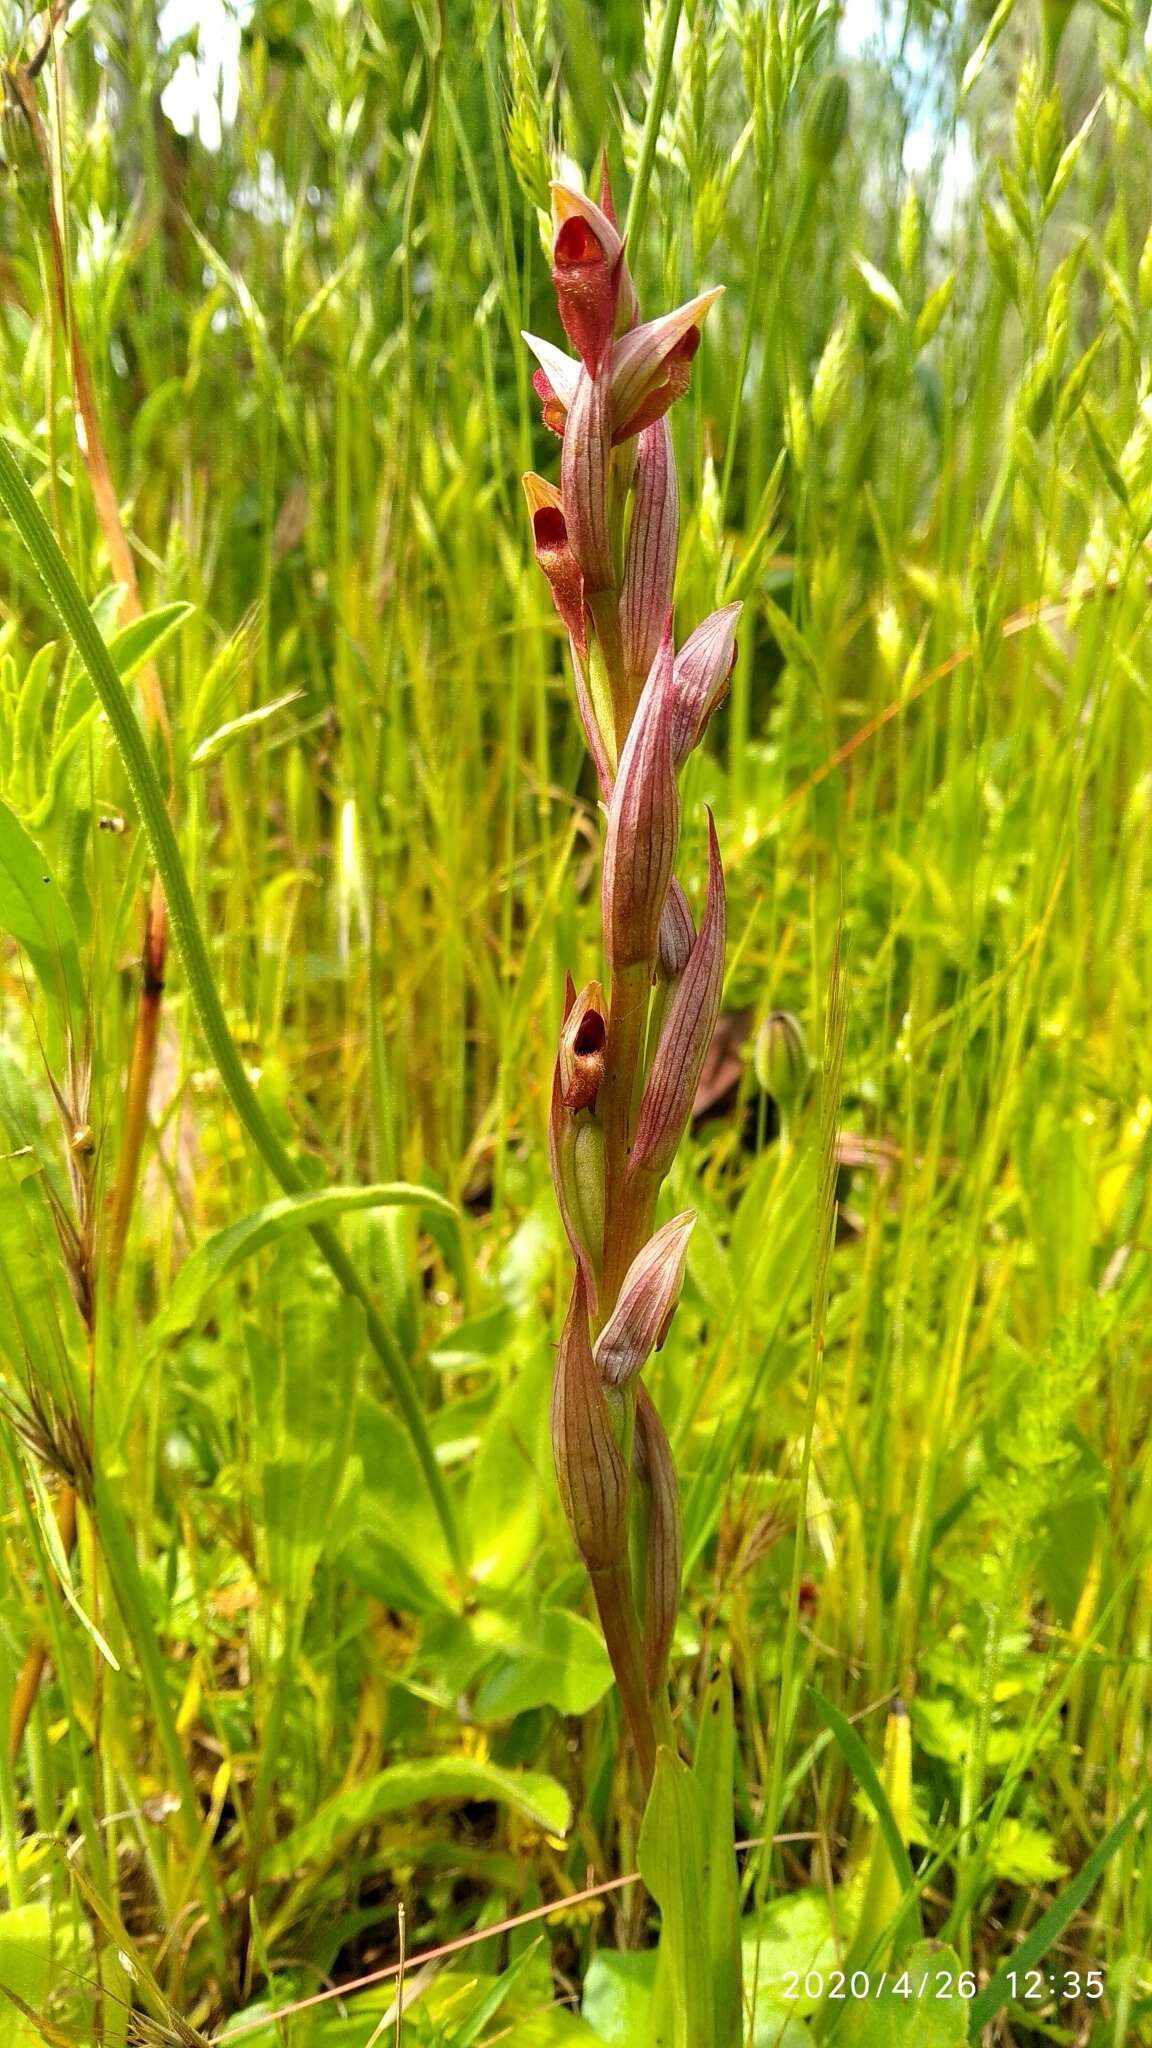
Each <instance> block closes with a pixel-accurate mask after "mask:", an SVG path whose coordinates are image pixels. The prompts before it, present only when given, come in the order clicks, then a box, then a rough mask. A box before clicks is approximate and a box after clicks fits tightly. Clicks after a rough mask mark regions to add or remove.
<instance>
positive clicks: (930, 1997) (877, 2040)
mask: <svg viewBox="0 0 1152 2048" xmlns="http://www.w3.org/2000/svg"><path fill="white" fill-rule="evenodd" d="M887 1974H888V1978H889V1981H888V1982H887V1983H886V1984H885V1985H884V1986H883V1988H882V1989H879V1988H877V1989H876V1990H875V1991H871V1992H870V1993H869V1995H868V1997H867V1998H860V1999H847V1998H846V1999H845V2001H844V2004H843V2006H842V2007H841V2008H840V2010H839V2012H838V2013H837V2021H838V2024H837V2025H836V2027H835V2028H834V2030H833V2031H832V2032H831V2033H830V2034H829V2039H831V2040H833V2041H836V2042H840V2041H843V2042H844V2043H845V2044H847V2043H848V2042H851V2044H852V2048H963V2044H964V2042H965V2041H966V2040H967V2038H968V2000H967V1999H966V1998H963V1997H961V1995H960V1992H959V1989H958V1988H957V1987H958V1984H959V1980H960V1974H961V1966H960V1958H959V1956H958V1955H957V1954H956V1951H955V1949H952V1948H947V1947H945V1945H944V1943H943V1942H939V1941H921V1942H917V1944H916V1946H915V1947H914V1948H912V1949H910V1950H909V1951H908V1955H907V1957H906V1958H905V1959H904V1960H903V1963H902V1965H901V1967H900V1968H899V1970H896V1969H892V1970H890V1971H889V1972H888V1973H887ZM830 2009H834V2008H830Z"/></svg>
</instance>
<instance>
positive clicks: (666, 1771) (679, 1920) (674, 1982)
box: [638, 1746, 726, 2048]
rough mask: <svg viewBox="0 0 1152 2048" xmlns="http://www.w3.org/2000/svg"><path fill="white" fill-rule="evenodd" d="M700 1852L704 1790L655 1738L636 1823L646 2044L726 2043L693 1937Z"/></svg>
mask: <svg viewBox="0 0 1152 2048" xmlns="http://www.w3.org/2000/svg"><path fill="white" fill-rule="evenodd" d="M706 1856H707V1823H706V1819H705V1813H704V1797H703V1793H702V1792H701V1789H700V1786H699V1785H698V1784H697V1782H696V1780H695V1778H694V1777H693V1776H692V1773H691V1771H690V1770H689V1769H688V1767H687V1765H686V1764H684V1763H682V1762H681V1760H680V1758H679V1757H677V1756H674V1755H673V1753H672V1751H671V1750H670V1749H666V1748H664V1747H663V1746H661V1748H660V1749H659V1750H658V1751H657V1753H656V1775H655V1777H654V1779H653V1781H652V1790H651V1792H650V1793H649V1795H648V1804H647V1806H646V1808H645V1810H644V1819H643V1822H642V1824H641V1828H640V1841H639V1845H638V1861H639V1864H640V1874H641V1876H642V1877H643V1879H644V1882H645V1884H646V1885H647V1887H648V1889H649V1891H650V1892H651V1894H652V1897H653V1898H654V1899H655V1901H656V1903H657V1905H658V1906H659V1908H660V1950H659V1958H658V1961H657V1966H656V1988H655V1991H654V1993H653V2006H652V2034H651V2042H652V2048H726V2044H724V2043H722V2042H719V2041H717V2037H716V2025H715V2013H714V2007H713V1998H712V1983H711V1970H710V1967H709V1956H708V1950H707V1944H706V1943H705V1942H703V1941H702V1940H701V1939H700V1905H701V1902H700V1872H701V1871H702V1869H703V1868H704V1864H705V1860H706Z"/></svg>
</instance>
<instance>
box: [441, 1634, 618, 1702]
mask: <svg viewBox="0 0 1152 2048" xmlns="http://www.w3.org/2000/svg"><path fill="white" fill-rule="evenodd" d="M501 1650H502V1655H501V1657H500V1661H499V1663H498V1664H497V1665H496V1667H495V1669H494V1670H492V1671H489V1672H488V1673H486V1675H485V1676H484V1678H483V1679H482V1680H481V1683H480V1685H479V1687H478V1689H477V1692H476V1696H475V1698H474V1700H473V1701H472V1712H473V1715H474V1717H475V1719H476V1720H477V1721H479V1722H481V1723H484V1722H490V1721H508V1720H511V1718H512V1716H513V1715H514V1714H523V1713H526V1712H527V1711H528V1709H529V1708H531V1707H544V1706H548V1707H555V1709H556V1711H557V1713H560V1714H586V1713H588V1712H589V1710H590V1709H591V1708H592V1707H594V1706H595V1705H596V1702H597V1700H600V1699H603V1697H604V1694H605V1693H606V1692H607V1690H608V1688H609V1686H610V1685H611V1683H612V1666H611V1664H610V1663H609V1661H608V1654H607V1651H606V1650H605V1648H604V1642H603V1638H602V1636H601V1635H600V1632H599V1630H598V1629H595V1628H593V1627H592V1624H591V1622H588V1621H585V1620H584V1618H583V1616H582V1615H579V1614H569V1613H568V1612H567V1610H566V1609H564V1608H561V1607H545V1608H544V1609H543V1610H542V1611H541V1610H539V1609H531V1610H529V1611H528V1612H526V1613H525V1614H524V1615H523V1617H522V1619H521V1621H520V1623H519V1626H518V1627H517V1628H516V1630H515V1634H514V1635H513V1638H512V1640H511V1641H510V1642H509V1641H505V1642H503V1643H502V1644H501Z"/></svg>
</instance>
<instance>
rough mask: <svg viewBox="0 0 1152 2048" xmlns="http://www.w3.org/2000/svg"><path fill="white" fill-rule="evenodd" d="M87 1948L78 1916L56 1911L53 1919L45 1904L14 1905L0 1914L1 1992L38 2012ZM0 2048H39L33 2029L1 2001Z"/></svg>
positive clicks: (59, 1986)
mask: <svg viewBox="0 0 1152 2048" xmlns="http://www.w3.org/2000/svg"><path fill="white" fill-rule="evenodd" d="M88 1947H89V1936H88V1930H87V1927H86V1925H85V1923H84V1922H83V1920H81V1919H80V1917H79V1915H76V1916H73V1915H72V1914H70V1913H68V1912H67V1911H64V1912H58V1913H57V1915H56V1917H55V1920H54V1919H53V1917H52V1916H51V1915H50V1913H49V1910H48V1908H47V1906H43V1905H31V1906H15V1907H13V1908H12V1909H11V1911H9V1912H7V1913H0V1988H2V1989H3V1990H4V1991H10V1992H14V1993H15V1995H16V1997H17V1998H19V1999H21V2000H22V2001H23V2003H24V2004H25V2005H27V2006H30V2007H31V2008H32V2010H33V2011H34V2012H37V2013H40V2012H43V2011H44V2009H45V2008H46V2006H47V2004H48V2000H49V1998H50V1997H51V1995H52V1994H53V1992H56V1991H58V1990H60V1989H61V1988H62V1985H63V1984H64V1983H66V1981H67V1976H66V1973H67V1972H68V1971H70V1970H74V1969H75V1968H76V1966H77V1964H78V1963H79V1962H81V1961H82V1959H83V1958H84V1956H85V1955H86V1953H87V1950H88ZM64 2038H65V2039H66V2038H68V2036H67V2032H65V2034H64ZM0 2048H42V2042H41V2036H40V2035H39V2033H38V2032H37V2030H36V2028H34V2027H33V2025H32V2023H31V2022H30V2021H29V2020H27V2019H26V2018H25V2017H24V2015H23V2013H21V2012H20V2011H18V2009H17V2007H16V2006H15V2005H13V2004H11V2003H10V2001H9V2000H8V1999H6V1998H3V1997H0Z"/></svg>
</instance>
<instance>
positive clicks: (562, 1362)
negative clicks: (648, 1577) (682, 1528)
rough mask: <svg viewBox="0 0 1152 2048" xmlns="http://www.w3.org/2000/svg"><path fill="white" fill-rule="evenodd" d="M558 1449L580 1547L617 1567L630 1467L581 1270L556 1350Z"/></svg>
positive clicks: (598, 1564) (590, 1557)
mask: <svg viewBox="0 0 1152 2048" xmlns="http://www.w3.org/2000/svg"><path fill="white" fill-rule="evenodd" d="M552 1455H553V1458H554V1459H555V1462H556V1480H557V1484H558V1486H559V1488H560V1498H561V1500H562V1501H563V1503H564V1513H565V1515H566V1516H567V1518H568V1527H569V1528H570V1529H571V1531H572V1537H573V1540H574V1542H575V1544H576V1548H577V1550H578V1551H579V1552H580V1555H581V1557H582V1558H583V1560H584V1563H585V1564H586V1565H587V1567H588V1570H589V1571H590V1572H603V1571H609V1570H611V1568H612V1567H613V1566H614V1565H616V1564H618V1563H619V1561H620V1559H621V1558H622V1557H623V1556H624V1555H625V1551H626V1545H627V1539H628V1474H627V1471H626V1469H625V1465H624V1460H623V1458H622V1456H621V1454H620V1449H619V1446H618V1445H617V1442H616V1438H615V1434H614V1432H613V1429H612V1421H611V1417H610V1415H609V1412H608V1403H607V1400H606V1399H605V1395H604V1389H603V1387H602V1386H601V1384H600V1376H599V1374H598V1372H597V1370H596V1365H595V1361H594V1359H593V1357H592V1344H591V1340H590V1338H589V1334H588V1304H587V1300H586V1296H585V1290H584V1282H583V1278H582V1276H581V1275H580V1274H579V1273H577V1276H576V1282H575V1285H574V1287H573V1289H572V1299H571V1302H570V1303H569V1307H568V1315H567V1318H566V1320H565V1323H564V1329H563V1332H562V1334H561V1337H560V1348H559V1350H558V1352H557V1355H556V1373H555V1377H554V1379H553V1383H552Z"/></svg>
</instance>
